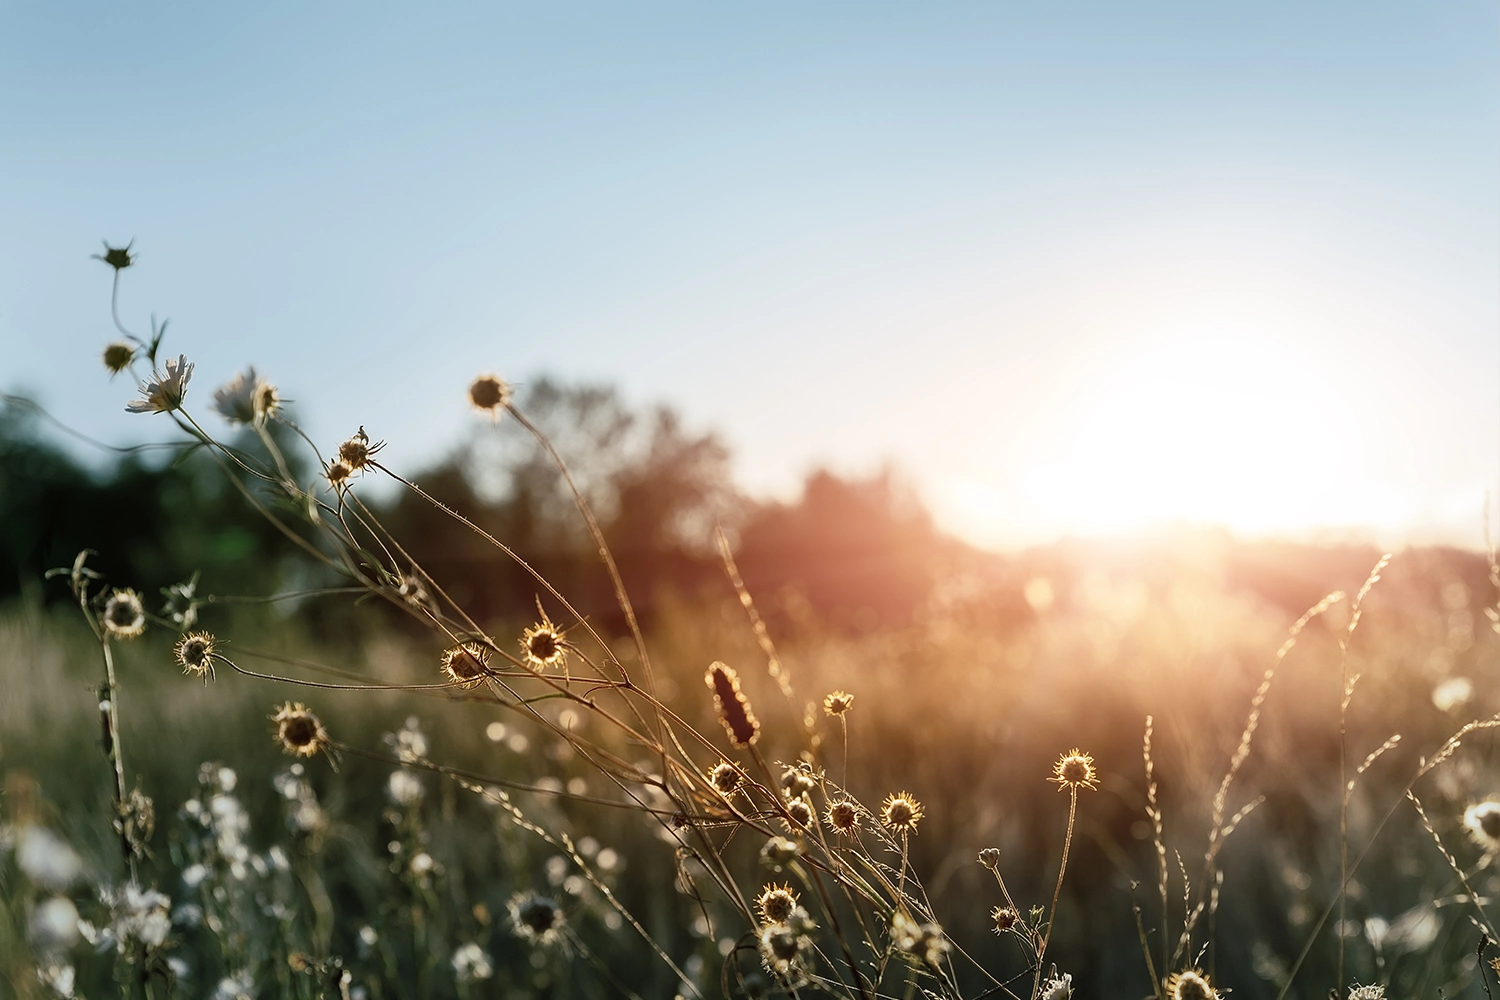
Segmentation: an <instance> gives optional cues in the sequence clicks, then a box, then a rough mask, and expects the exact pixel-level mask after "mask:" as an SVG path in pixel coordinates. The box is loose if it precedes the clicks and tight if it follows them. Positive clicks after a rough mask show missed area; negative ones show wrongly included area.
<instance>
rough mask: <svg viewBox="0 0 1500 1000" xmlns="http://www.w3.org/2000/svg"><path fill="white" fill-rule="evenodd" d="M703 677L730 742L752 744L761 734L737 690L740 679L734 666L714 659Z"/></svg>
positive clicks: (748, 703)
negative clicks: (712, 694)
mask: <svg viewBox="0 0 1500 1000" xmlns="http://www.w3.org/2000/svg"><path fill="white" fill-rule="evenodd" d="M703 679H704V681H705V682H706V683H707V684H708V687H709V690H711V691H713V693H714V708H715V709H716V710H717V711H718V713H719V721H720V722H722V723H723V724H724V730H725V732H727V733H728V734H729V741H730V742H731V743H733V744H734V745H735V746H737V747H747V746H749V745H750V744H752V743H754V742H755V740H756V738H757V737H759V736H760V723H759V722H758V721H757V720H756V718H755V713H754V712H752V711H751V710H750V702H749V700H748V699H747V698H746V697H745V696H744V694H743V693H742V692H741V691H740V678H739V675H738V674H736V673H735V672H734V668H733V667H731V666H729V665H727V664H724V663H719V662H714V663H712V664H710V665H709V668H708V673H707V674H706V675H705V676H704V678H703Z"/></svg>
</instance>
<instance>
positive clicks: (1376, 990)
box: [1349, 959, 1494, 1000]
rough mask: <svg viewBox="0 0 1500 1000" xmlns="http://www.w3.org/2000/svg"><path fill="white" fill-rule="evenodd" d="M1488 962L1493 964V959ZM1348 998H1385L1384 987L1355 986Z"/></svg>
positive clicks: (1379, 999) (1354, 999)
mask: <svg viewBox="0 0 1500 1000" xmlns="http://www.w3.org/2000/svg"><path fill="white" fill-rule="evenodd" d="M1490 962H1491V964H1492V965H1493V963H1494V959H1491V960H1490ZM1349 1000H1385V987H1384V986H1380V985H1378V984H1376V985H1372V986H1356V987H1354V988H1353V989H1351V990H1350V991H1349Z"/></svg>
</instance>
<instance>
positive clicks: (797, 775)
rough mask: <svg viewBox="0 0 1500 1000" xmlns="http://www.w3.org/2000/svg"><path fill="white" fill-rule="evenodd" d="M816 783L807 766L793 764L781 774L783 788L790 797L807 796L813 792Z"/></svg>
mask: <svg viewBox="0 0 1500 1000" xmlns="http://www.w3.org/2000/svg"><path fill="white" fill-rule="evenodd" d="M815 785H816V782H814V781H813V776H812V773H811V772H810V770H809V769H808V767H807V765H806V764H801V763H798V764H793V765H792V766H791V767H789V768H787V769H786V770H785V771H782V772H781V787H782V790H783V791H785V792H786V793H787V795H788V796H793V797H795V796H798V795H805V794H807V793H808V792H810V791H812V790H813V788H814V787H815Z"/></svg>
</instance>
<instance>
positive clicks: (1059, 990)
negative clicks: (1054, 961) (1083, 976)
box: [1041, 972, 1073, 1000]
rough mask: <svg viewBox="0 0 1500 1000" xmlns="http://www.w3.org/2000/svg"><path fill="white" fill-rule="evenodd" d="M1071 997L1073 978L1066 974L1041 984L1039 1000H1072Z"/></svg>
mask: <svg viewBox="0 0 1500 1000" xmlns="http://www.w3.org/2000/svg"><path fill="white" fill-rule="evenodd" d="M1072 997H1073V977H1072V976H1071V975H1070V974H1068V973H1066V972H1065V973H1063V974H1062V975H1061V976H1058V977H1056V978H1053V979H1049V980H1047V981H1046V982H1045V983H1043V984H1042V996H1041V1000H1072Z"/></svg>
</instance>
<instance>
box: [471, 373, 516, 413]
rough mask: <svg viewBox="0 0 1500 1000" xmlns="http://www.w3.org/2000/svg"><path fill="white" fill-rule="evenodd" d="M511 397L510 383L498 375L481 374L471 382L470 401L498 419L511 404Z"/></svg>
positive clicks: (475, 407) (477, 407) (478, 408)
mask: <svg viewBox="0 0 1500 1000" xmlns="http://www.w3.org/2000/svg"><path fill="white" fill-rule="evenodd" d="M510 399H511V391H510V383H508V382H506V381H505V380H504V379H503V378H501V377H500V376H498V375H481V376H479V377H478V378H476V379H475V380H474V381H473V382H471V383H469V402H470V403H472V404H473V406H474V409H476V410H478V411H480V412H481V413H488V414H489V415H490V416H491V417H493V418H494V419H496V420H499V419H500V413H501V411H502V410H504V409H505V408H506V407H507V406H509V405H510Z"/></svg>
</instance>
